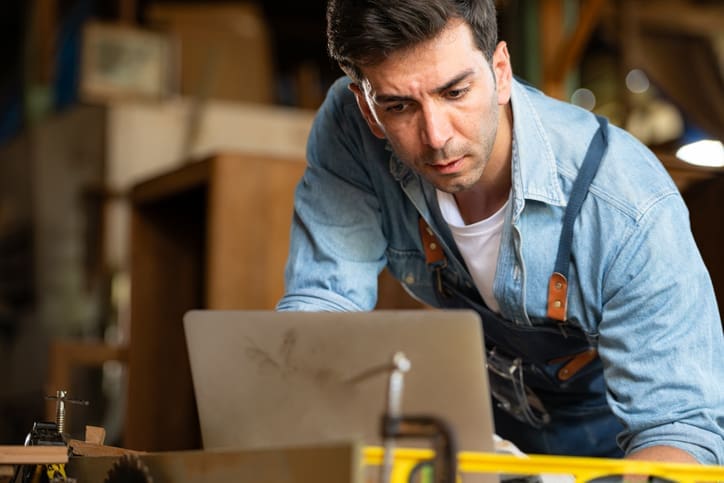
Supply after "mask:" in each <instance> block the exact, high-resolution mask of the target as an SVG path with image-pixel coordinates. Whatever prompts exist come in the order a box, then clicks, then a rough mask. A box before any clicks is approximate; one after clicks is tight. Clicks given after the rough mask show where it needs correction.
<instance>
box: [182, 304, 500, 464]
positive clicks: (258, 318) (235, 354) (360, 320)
mask: <svg viewBox="0 0 724 483" xmlns="http://www.w3.org/2000/svg"><path fill="white" fill-rule="evenodd" d="M184 328H185V331H186V340H187V345H188V351H189V359H190V363H191V372H192V378H193V385H194V392H195V395H196V402H197V407H198V414H199V421H200V425H201V436H202V442H203V446H204V448H206V449H210V448H223V447H243V448H263V447H266V448H269V447H285V446H296V445H304V444H319V443H324V442H332V441H341V440H349V439H356V440H361V441H362V442H363V443H364V444H366V445H381V444H382V440H381V438H380V435H379V428H380V417H381V415H382V414H383V412H384V411H385V409H386V407H387V401H386V397H387V386H388V380H389V371H388V370H381V369H382V368H383V367H385V366H389V365H390V364H391V361H392V356H393V354H394V353H396V352H398V351H402V352H403V353H404V354H405V355H406V356H407V358H408V359H409V360H410V363H411V368H410V370H409V371H408V372H407V373H406V374H405V376H404V390H403V396H402V413H403V414H410V415H412V414H414V415H431V416H437V417H440V418H442V419H444V420H446V421H447V422H448V423H449V424H450V425H451V426H452V428H453V430H454V431H455V435H456V440H457V444H458V449H459V450H464V451H492V450H493V436H492V435H493V422H492V412H491V408H490V395H489V391H488V386H487V371H486V370H485V360H484V352H483V342H482V340H483V339H482V325H481V322H480V319H479V316H478V315H477V314H476V313H475V312H473V311H467V310H401V311H372V312H342V313H340V312H275V311H215V310H196V311H190V312H188V313H187V314H186V315H185V317H184ZM405 443H406V442H400V444H401V445H406V444H405Z"/></svg>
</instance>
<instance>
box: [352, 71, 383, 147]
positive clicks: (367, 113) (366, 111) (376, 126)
mask: <svg viewBox="0 0 724 483" xmlns="http://www.w3.org/2000/svg"><path fill="white" fill-rule="evenodd" d="M349 90H351V91H352V92H354V97H355V99H356V100H357V106H358V107H359V110H360V112H361V113H362V117H364V118H365V121H367V125H368V126H369V127H370V131H372V134H374V135H375V136H376V137H378V138H380V139H385V131H384V130H383V129H382V126H380V123H379V122H377V118H376V117H375V115H374V113H373V112H372V108H371V107H370V105H369V103H368V102H367V96H366V95H365V93H364V92H363V90H362V88H361V87H360V86H359V85H358V84H355V83H352V84H350V85H349Z"/></svg>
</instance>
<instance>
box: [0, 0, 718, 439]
mask: <svg viewBox="0 0 724 483" xmlns="http://www.w3.org/2000/svg"><path fill="white" fill-rule="evenodd" d="M497 3H498V7H499V18H500V21H499V23H500V37H501V39H503V40H506V41H507V42H508V44H509V48H510V52H511V56H512V60H513V67H514V72H515V73H516V74H517V75H518V76H520V77H521V78H523V79H525V80H527V81H529V82H530V83H532V84H534V85H536V86H537V87H539V88H540V89H542V90H544V91H545V92H547V93H548V94H550V95H553V96H555V97H558V98H560V99H564V100H566V101H568V102H572V103H575V104H578V105H580V106H581V107H583V108H585V109H589V110H593V111H595V112H597V113H599V114H603V115H606V116H608V117H609V118H610V119H611V121H612V122H613V123H615V124H617V125H619V126H621V127H624V128H626V129H628V130H629V131H630V132H631V133H633V134H634V135H635V136H637V137H638V138H639V139H641V140H642V141H643V142H644V143H646V144H647V145H648V146H650V147H651V149H653V150H654V152H655V153H656V154H657V155H658V156H659V158H660V159H661V162H662V163H663V164H664V165H665V166H666V168H667V169H668V170H669V172H670V173H671V175H672V177H673V178H674V180H675V182H676V183H677V186H678V187H679V189H680V190H681V191H682V194H683V195H684V198H685V200H686V202H687V204H688V206H689V208H690V211H691V221H692V226H693V230H694V234H695V237H696V240H697V243H698V244H699V246H700V249H701V251H702V253H703V255H704V258H705V261H706V263H707V265H708V267H709V269H710V271H711V274H712V278H713V280H714V284H715V288H716V290H717V294H718V297H719V301H720V307H721V306H724V251H723V248H722V247H724V222H723V221H724V219H723V218H724V182H723V180H722V174H723V173H724V167H722V166H724V149H723V148H722V144H721V140H722V139H724V2H722V1H720V0H499V1H498V2H497ZM324 10H325V2H324V0H301V1H300V0H264V1H262V0H257V1H251V0H249V1H241V0H238V1H225V2H212V1H201V0H197V1H184V2H179V1H175V2H167V1H161V0H4V1H3V2H0V32H2V33H1V34H0V35H1V36H2V37H1V38H2V42H0V60H1V61H2V63H3V67H2V68H1V69H0V444H21V443H22V441H23V440H24V438H25V435H26V434H27V433H28V431H29V430H30V428H31V426H32V424H33V422H34V421H39V420H44V419H52V418H53V417H54V403H53V402H52V401H47V400H46V396H52V395H54V394H56V391H57V390H60V389H63V390H68V391H69V395H68V396H69V397H70V398H74V399H79V400H87V401H90V405H89V406H87V407H86V406H80V405H78V406H74V405H70V407H69V409H68V418H69V426H68V428H69V430H70V431H71V432H72V433H74V435H76V436H77V437H78V436H82V431H83V428H84V426H85V425H86V424H91V425H98V426H104V427H105V428H106V431H107V434H108V436H107V441H106V442H107V443H108V444H113V445H123V446H125V447H128V448H133V449H143V450H172V449H186V448H196V447H199V434H198V422H197V421H196V420H195V419H194V418H195V406H194V401H193V394H192V392H191V382H190V380H189V374H188V361H187V359H186V355H185V347H184V341H183V330H182V327H181V323H180V320H181V316H182V315H183V313H184V311H185V310H188V309H189V308H202V307H207V308H255V309H271V308H273V306H274V302H275V301H276V299H277V298H278V297H279V296H280V295H281V291H282V273H281V270H282V267H283V264H284V258H285V256H286V243H287V238H286V237H287V236H288V234H287V230H288V223H289V218H290V216H291V191H292V189H293V186H294V184H295V183H296V181H297V180H298V179H299V176H300V175H301V171H302V169H303V167H304V147H305V142H306V135H307V133H308V130H309V126H310V123H311V120H312V117H313V115H314V110H315V109H316V108H317V107H318V106H319V104H320V102H321V101H322V99H323V96H324V94H325V91H326V89H327V87H328V86H329V85H330V84H331V83H332V82H333V80H334V79H335V78H336V77H337V76H339V75H340V71H339V70H338V68H337V67H336V66H335V65H334V64H333V63H332V62H330V61H329V60H328V58H327V56H326V52H325V38H324V34H325V20H324ZM262 224H263V227H264V228H263V229H260V228H259V227H260V226H262ZM413 306H415V303H414V302H413V301H411V300H409V299H407V298H406V295H405V294H404V293H402V292H401V291H400V290H399V289H398V288H397V287H396V286H395V285H394V284H393V283H390V282H389V280H388V279H387V278H385V277H384V275H383V277H382V278H381V295H380V302H379V307H380V308H395V307H399V308H407V307H413Z"/></svg>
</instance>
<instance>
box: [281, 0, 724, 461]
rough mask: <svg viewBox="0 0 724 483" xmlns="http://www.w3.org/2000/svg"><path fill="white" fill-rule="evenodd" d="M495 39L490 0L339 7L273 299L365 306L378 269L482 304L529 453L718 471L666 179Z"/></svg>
mask: <svg viewBox="0 0 724 483" xmlns="http://www.w3.org/2000/svg"><path fill="white" fill-rule="evenodd" d="M496 31H497V26H496V19H495V11H494V6H493V2H492V0H467V1H463V0H457V1H456V0H397V1H394V2H392V1H381V0H331V1H330V3H329V5H328V32H327V33H328V41H329V50H330V53H331V56H332V57H333V58H334V59H335V60H336V61H337V62H338V63H339V65H340V66H341V67H342V69H343V70H344V71H345V73H346V74H347V75H348V77H346V78H343V79H341V80H339V81H338V82H336V83H335V85H334V86H332V88H331V89H330V92H329V94H328V97H327V99H326V100H325V102H324V104H323V106H322V107H321V109H320V110H319V113H318V115H317V117H316V120H315V123H314V126H313V129H312V132H311V134H310V137H309V143H308V163H309V164H308V168H307V170H306V173H305V175H304V178H303V179H302V181H301V183H300V184H299V187H298V189H297V192H296V200H295V213H294V220H293V227H292V241H291V248H290V256H289V260H288V265H287V272H286V282H287V287H286V294H285V296H284V297H283V299H282V300H281V301H280V303H279V305H278V309H279V310H350V311H351V310H371V309H373V307H374V306H375V303H376V292H377V285H376V284H377V276H378V274H379V272H380V271H381V270H382V269H383V268H384V267H385V266H386V267H387V268H389V270H390V271H391V272H392V274H393V275H395V277H397V278H398V279H399V280H400V281H401V283H402V284H403V285H404V286H405V287H406V289H407V290H408V291H409V292H410V293H411V294H412V295H414V296H415V297H417V298H418V299H419V300H421V301H424V302H425V303H427V304H429V305H432V306H435V307H443V308H455V307H458V308H460V307H465V308H473V309H475V310H477V311H478V313H480V315H481V318H482V319H483V324H484V331H485V335H486V340H485V344H486V347H487V349H488V351H489V352H488V360H489V366H490V371H489V373H490V375H491V381H492V392H493V395H494V396H495V399H496V401H497V402H498V404H497V407H496V410H495V423H496V431H497V432H498V433H499V434H500V435H501V436H503V437H505V438H507V439H509V440H511V441H513V442H514V443H516V444H517V445H518V446H519V447H520V448H521V449H522V450H523V451H526V452H530V453H558V454H570V455H592V456H619V455H622V454H626V455H627V456H629V457H632V458H639V459H652V460H670V461H681V462H695V461H699V462H701V463H705V464H724V429H723V428H722V426H724V395H723V393H722V387H724V384H722V381H724V359H723V357H724V356H723V354H724V344H723V337H722V328H721V322H720V320H719V316H718V310H717V306H716V301H715V299H714V294H713V290H712V286H711V282H710V279H709V276H708V273H707V271H706V269H705V267H704V265H703V263H702V260H701V258H700V256H699V253H698V251H697V248H696V246H695V243H694V241H693V238H692V236H691V233H690V229H689V225H688V213H687V210H686V207H685V205H684V203H683V201H682V199H681V197H680V196H679V194H678V191H677V189H676V187H675V186H674V184H673V183H672V181H671V179H670V178H669V177H668V175H667V174H666V172H665V171H664V169H663V168H662V166H661V164H660V163H659V162H658V160H657V159H656V158H655V157H654V156H653V155H652V154H651V153H650V152H649V151H648V150H647V149H646V148H645V147H643V146H642V145H641V144H640V143H638V142H637V141H635V140H634V139H633V138H632V137H631V136H629V135H627V134H626V133H625V132H623V131H622V130H620V129H617V128H615V127H612V126H608V125H607V124H606V122H605V121H604V120H601V119H598V118H596V117H595V116H594V115H592V114H591V113H588V112H586V111H584V110H581V109H579V108H576V107H574V106H570V105H567V104H564V103H561V102H558V101H555V100H553V99H550V98H547V97H545V96H544V95H542V94H541V93H540V92H538V91H536V90H535V89H532V88H530V87H528V86H525V85H523V84H521V83H520V82H518V81H517V80H515V79H514V78H513V75H512V72H511V65H510V59H509V54H508V50H507V48H506V44H505V43H504V42H500V43H498V42H497V38H496ZM441 330H444V327H442V328H441ZM511 375H512V376H511ZM521 376H522V379H521Z"/></svg>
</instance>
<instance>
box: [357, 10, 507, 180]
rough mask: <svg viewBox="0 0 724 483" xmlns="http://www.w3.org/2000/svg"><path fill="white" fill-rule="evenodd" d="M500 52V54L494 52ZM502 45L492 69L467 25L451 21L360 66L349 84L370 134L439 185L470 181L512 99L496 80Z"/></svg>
mask: <svg viewBox="0 0 724 483" xmlns="http://www.w3.org/2000/svg"><path fill="white" fill-rule="evenodd" d="M500 50H502V51H503V53H502V54H499V51H500ZM498 56H502V57H503V59H502V61H503V63H504V64H506V65H507V68H508V70H509V65H510V64H509V61H508V57H507V50H506V49H505V44H502V43H501V44H500V45H499V46H498V49H496V54H495V55H494V59H493V67H492V68H491V64H490V63H488V61H487V60H486V59H485V56H484V55H483V53H482V52H481V51H480V50H479V49H478V48H477V46H476V45H475V43H474V40H473V37H472V33H471V31H470V28H469V26H468V25H467V24H466V23H464V22H462V21H453V22H451V23H450V25H448V27H447V28H446V29H445V30H444V31H443V32H442V33H441V34H440V35H438V36H437V37H435V38H434V39H432V40H430V41H427V42H425V43H422V44H419V45H417V46H415V47H413V48H411V49H409V50H404V51H400V52H396V53H394V54H393V55H391V56H390V57H388V58H387V59H385V61H383V62H382V63H380V64H377V65H375V66H370V67H365V68H363V69H362V74H363V75H364V77H365V81H364V82H363V83H362V84H361V85H360V86H352V90H353V91H354V92H355V94H356V96H357V102H358V104H359V106H360V109H361V110H362V113H363V114H364V116H365V119H366V120H367V122H368V124H369V126H370V128H371V129H372V132H373V133H374V134H375V135H376V136H378V137H380V138H386V139H387V140H388V141H389V143H390V145H391V146H392V149H393V150H394V152H395V154H396V155H397V156H398V157H399V158H400V160H402V161H403V162H404V163H405V164H407V165H408V166H409V167H410V168H412V169H413V170H415V171H417V172H418V173H420V174H421V175H422V176H423V177H424V178H425V179H427V180H428V181H429V182H430V183H432V184H433V185H434V186H435V187H436V188H438V189H440V190H442V191H446V192H449V193H458V192H460V191H463V190H466V189H469V188H471V187H473V186H474V185H475V184H476V183H477V182H478V181H479V180H480V178H481V175H482V174H483V170H484V169H485V167H486V165H487V164H488V160H489V159H490V158H491V153H492V152H493V149H494V145H495V140H496V133H497V128H498V118H499V112H500V110H501V107H500V106H502V105H503V104H506V103H507V102H508V99H509V83H507V82H504V83H503V84H504V88H505V92H503V93H501V92H500V89H499V88H498V86H497V84H498V83H497V82H496V77H499V75H498V74H499V70H500V69H499V68H498V67H496V61H497V62H498V63H500V62H501V59H496V57H498Z"/></svg>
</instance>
